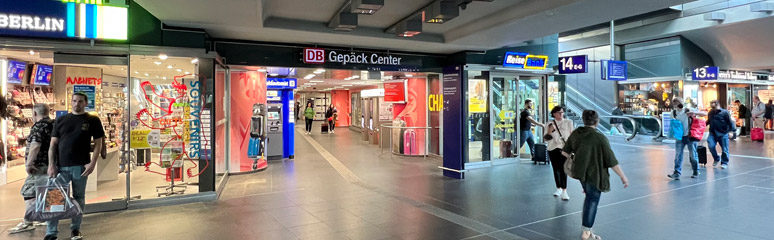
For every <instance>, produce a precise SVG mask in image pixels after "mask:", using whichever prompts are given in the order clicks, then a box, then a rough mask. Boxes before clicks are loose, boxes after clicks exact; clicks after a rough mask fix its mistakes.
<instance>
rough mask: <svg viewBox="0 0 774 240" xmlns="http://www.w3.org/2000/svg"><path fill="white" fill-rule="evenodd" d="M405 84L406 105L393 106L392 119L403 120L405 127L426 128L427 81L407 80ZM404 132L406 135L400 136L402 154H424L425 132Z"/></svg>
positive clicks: (418, 79) (421, 130)
mask: <svg viewBox="0 0 774 240" xmlns="http://www.w3.org/2000/svg"><path fill="white" fill-rule="evenodd" d="M407 83H408V84H407V85H408V96H407V99H406V100H407V103H405V104H393V106H392V108H393V110H392V111H393V113H394V117H393V119H401V120H403V121H404V122H405V123H406V126H407V127H427V111H426V109H427V79H426V78H409V79H408V82H407ZM387 120H390V119H387ZM406 132H408V133H404V134H403V136H401V137H402V138H403V141H404V142H405V145H404V146H401V147H402V148H403V149H404V151H403V152H404V154H406V155H423V154H425V136H427V130H426V129H411V130H406ZM412 132H413V133H412ZM406 149H410V150H411V151H406Z"/></svg>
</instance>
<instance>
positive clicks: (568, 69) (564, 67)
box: [559, 55, 589, 74]
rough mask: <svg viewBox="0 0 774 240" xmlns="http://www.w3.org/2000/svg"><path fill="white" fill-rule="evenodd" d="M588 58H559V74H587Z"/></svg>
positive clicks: (581, 56)
mask: <svg viewBox="0 0 774 240" xmlns="http://www.w3.org/2000/svg"><path fill="white" fill-rule="evenodd" d="M588 59H589V58H588V56H586V55H579V56H567V57H559V74H575V73H587V72H588V65H589V61H588Z"/></svg>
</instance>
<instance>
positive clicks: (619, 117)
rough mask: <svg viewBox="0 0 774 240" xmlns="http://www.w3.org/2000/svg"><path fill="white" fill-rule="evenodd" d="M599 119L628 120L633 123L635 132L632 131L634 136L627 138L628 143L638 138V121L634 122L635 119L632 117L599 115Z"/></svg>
mask: <svg viewBox="0 0 774 240" xmlns="http://www.w3.org/2000/svg"><path fill="white" fill-rule="evenodd" d="M599 118H610V119H613V118H618V119H626V120H629V122H631V123H632V129H633V130H632V134H631V135H630V136H629V137H627V138H626V141H627V142H628V141H631V140H632V139H634V137H636V136H637V124H636V121H634V118H633V117H631V116H621V115H599Z"/></svg>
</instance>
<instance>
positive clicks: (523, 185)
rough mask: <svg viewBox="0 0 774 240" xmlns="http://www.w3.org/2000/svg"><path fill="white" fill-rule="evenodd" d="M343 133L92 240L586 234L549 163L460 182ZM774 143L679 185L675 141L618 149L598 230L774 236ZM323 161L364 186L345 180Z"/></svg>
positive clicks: (126, 217) (486, 172) (104, 229)
mask: <svg viewBox="0 0 774 240" xmlns="http://www.w3.org/2000/svg"><path fill="white" fill-rule="evenodd" d="M315 129H318V128H315ZM337 130H338V131H337V132H336V134H333V135H327V134H325V135H323V134H318V133H316V134H315V135H312V136H311V139H313V140H314V141H315V142H316V144H319V145H320V146H322V147H323V148H324V153H323V154H321V153H320V152H318V151H317V150H316V149H315V148H314V147H313V146H312V144H310V142H308V141H307V140H306V138H305V137H300V136H301V135H297V136H298V137H297V138H296V159H295V160H286V161H280V162H272V163H271V164H270V166H269V169H268V170H266V171H264V172H259V173H255V174H249V175H238V176H232V177H231V179H230V180H229V183H228V186H227V188H226V189H225V191H224V192H223V194H222V196H221V199H220V200H219V201H217V202H208V203H195V204H186V205H177V206H169V207H161V208H153V209H141V210H129V211H121V212H111V213H100V214H92V215H88V216H86V218H85V220H84V223H85V225H84V226H83V232H84V234H86V236H87V237H89V238H88V239H218V240H225V239H578V238H579V236H578V235H579V233H580V212H581V208H582V205H583V194H582V192H581V190H580V187H579V185H578V184H577V182H573V181H572V180H571V182H570V183H569V193H570V197H571V200H570V201H561V200H558V199H556V198H554V197H553V196H551V193H552V192H553V190H554V188H553V185H554V183H553V176H552V175H551V169H550V166H536V165H532V164H529V163H517V164H509V165H500V166H496V167H492V168H483V169H474V170H471V171H470V172H468V174H467V179H465V180H455V179H449V178H445V177H443V176H442V175H441V174H440V172H439V170H438V169H437V166H438V165H441V161H440V160H436V159H422V158H400V157H394V156H391V155H390V154H388V153H384V154H381V151H380V150H379V149H377V148H376V147H375V146H370V145H368V144H366V143H364V142H362V141H360V140H359V138H358V137H357V136H355V135H354V134H353V133H352V132H350V131H348V130H346V129H343V128H339V129H337ZM767 137H768V138H769V140H768V141H767V142H766V143H753V142H749V140H746V139H742V140H739V141H737V142H735V143H733V145H732V154H737V155H734V156H733V157H732V160H731V164H730V168H729V169H726V170H721V169H719V168H711V167H710V168H708V169H702V170H701V172H702V175H701V177H700V178H698V179H691V178H683V179H682V180H680V181H670V180H669V179H667V178H666V174H667V173H670V171H671V167H672V165H673V160H672V159H673V155H674V151H672V150H670V147H669V145H659V144H650V143H637V144H633V143H623V142H616V143H614V144H613V147H614V149H615V152H616V154H617V156H618V158H619V160H620V162H621V166H622V168H623V169H624V171H625V172H626V173H627V175H628V177H629V179H630V181H631V185H630V187H629V188H627V189H623V188H622V186H621V184H620V182H619V181H618V180H617V179H616V178H614V179H611V182H612V188H613V189H612V191H611V192H608V193H604V194H603V195H602V200H601V203H600V209H599V213H598V216H597V221H596V224H595V227H594V229H595V231H596V232H597V233H598V234H600V235H601V236H603V237H604V238H605V239H735V240H736V239H772V238H774V237H772V234H771V233H770V232H769V231H767V230H769V227H770V226H771V223H772V222H774V207H773V206H774V178H772V177H774V161H772V159H771V158H772V157H774V154H773V153H772V152H771V151H772V150H771V149H774V146H772V142H773V141H774V136H772V135H771V134H770V135H768V136H767ZM764 145H765V146H764ZM742 155H744V156H742ZM323 156H332V157H333V158H335V160H336V161H339V162H340V163H341V164H342V165H343V166H344V167H346V169H347V170H349V171H351V172H352V173H354V174H355V175H356V177H355V179H356V180H354V181H353V180H352V179H350V178H347V179H350V180H349V181H347V180H345V178H344V177H342V175H341V174H339V171H341V169H336V168H334V167H333V166H334V165H332V164H330V163H329V162H328V160H330V159H326V158H324V157H323ZM710 161H711V160H710ZM684 164H685V166H684V167H683V169H690V167H689V165H688V162H687V161H686V162H685V163H684ZM13 224H15V222H10V221H6V222H0V231H2V233H0V239H42V237H43V233H44V231H43V230H40V229H39V230H36V231H33V232H28V233H21V234H14V235H9V234H8V233H7V232H6V230H7V228H10V227H12V226H11V225H13ZM61 229H67V223H66V222H63V224H62V228H61ZM61 236H62V237H66V236H69V234H68V233H62V234H61Z"/></svg>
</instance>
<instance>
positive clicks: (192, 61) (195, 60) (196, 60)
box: [191, 58, 199, 63]
mask: <svg viewBox="0 0 774 240" xmlns="http://www.w3.org/2000/svg"><path fill="white" fill-rule="evenodd" d="M198 62H199V59H198V58H194V59H191V63H198Z"/></svg>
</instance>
